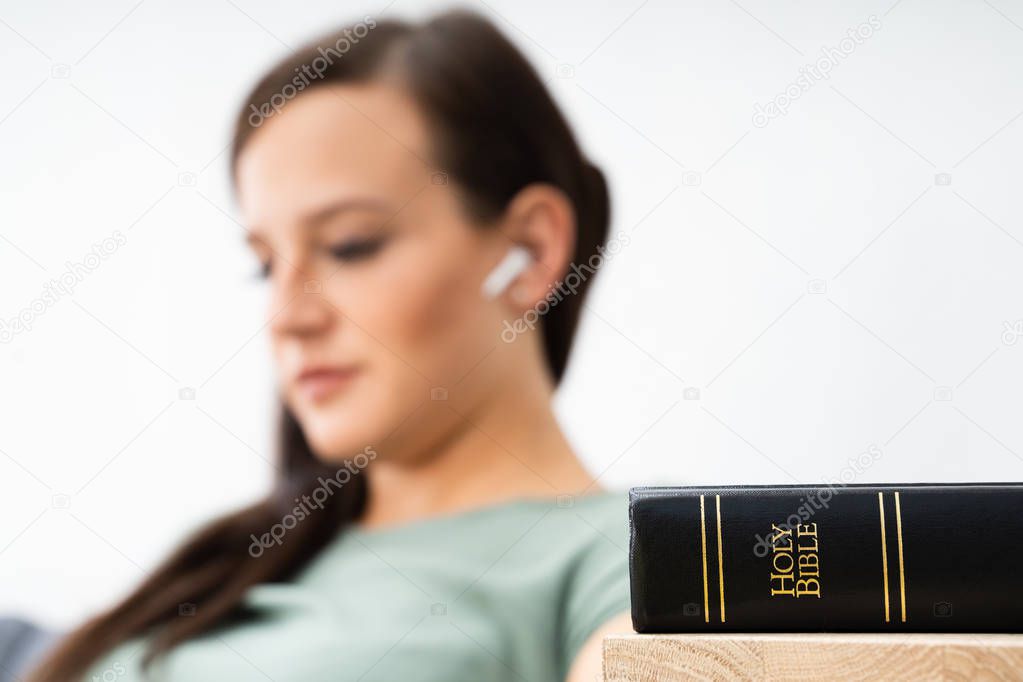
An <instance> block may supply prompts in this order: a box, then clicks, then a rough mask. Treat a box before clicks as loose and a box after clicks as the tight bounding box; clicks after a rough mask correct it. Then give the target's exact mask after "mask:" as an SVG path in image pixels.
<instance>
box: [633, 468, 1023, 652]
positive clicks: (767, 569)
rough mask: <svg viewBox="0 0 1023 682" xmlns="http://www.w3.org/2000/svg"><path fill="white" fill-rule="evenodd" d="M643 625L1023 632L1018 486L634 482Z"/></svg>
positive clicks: (638, 609)
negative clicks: (713, 485) (709, 485)
mask: <svg viewBox="0 0 1023 682" xmlns="http://www.w3.org/2000/svg"><path fill="white" fill-rule="evenodd" d="M629 516H630V529H631V537H630V550H629V551H630V560H629V565H630V579H631V586H632V619H633V626H634V627H635V629H636V631H637V632H742V631H747V632H748V631H761V632H781V631H789V632H792V631H803V632H824V631H830V632H887V631H900V632H1019V631H1021V626H1023V485H1018V484H963V485H947V484H944V485H923V484H913V485H904V486H840V487H804V486H778V487H766V486H755V487H727V488H704V487H699V488H637V489H633V490H632V491H631V493H630V505H629Z"/></svg>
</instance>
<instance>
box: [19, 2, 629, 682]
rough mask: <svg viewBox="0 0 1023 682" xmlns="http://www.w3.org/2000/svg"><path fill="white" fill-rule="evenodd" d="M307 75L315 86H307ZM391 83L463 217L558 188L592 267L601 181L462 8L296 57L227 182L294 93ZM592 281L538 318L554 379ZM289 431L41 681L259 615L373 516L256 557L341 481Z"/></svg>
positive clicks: (293, 539) (360, 480) (359, 500)
mask: <svg viewBox="0 0 1023 682" xmlns="http://www.w3.org/2000/svg"><path fill="white" fill-rule="evenodd" d="M342 46H344V47H342ZM305 67H311V68H312V69H313V72H315V73H316V74H318V75H317V76H316V77H315V78H310V77H309V76H308V74H309V73H310V71H309V70H308V69H307V68H305ZM299 74H305V76H301V75H299ZM388 76H397V77H398V79H399V80H400V82H401V83H402V85H403V86H404V87H406V88H407V89H408V91H409V92H410V93H411V94H412V96H413V99H414V100H415V101H416V102H417V103H418V104H419V106H420V109H421V111H422V113H423V115H424V116H425V117H426V119H427V121H428V123H429V124H430V128H431V131H432V132H433V134H434V138H435V140H436V145H435V149H434V150H432V155H433V157H434V158H433V159H432V163H433V164H435V165H436V167H437V168H439V169H440V170H442V171H443V172H445V173H447V176H448V180H449V182H452V183H454V184H455V186H456V187H457V188H458V189H460V190H461V193H462V195H463V196H464V199H465V204H466V206H465V207H466V209H467V210H468V211H469V212H470V213H471V214H472V215H473V216H474V217H476V218H478V219H479V221H480V222H481V223H485V222H488V221H490V220H492V219H494V218H496V217H498V216H500V215H501V213H502V212H503V211H504V209H505V207H506V206H507V205H508V202H509V201H510V200H511V199H512V197H513V196H514V195H515V194H516V193H517V192H518V191H519V190H521V189H522V188H523V187H525V186H526V185H528V184H530V183H534V182H543V183H549V184H551V185H554V186H555V187H558V188H560V189H561V190H562V191H564V192H565V194H566V195H567V196H568V198H569V199H570V200H571V202H572V204H573V207H574V209H575V216H576V231H577V235H576V246H575V252H574V254H573V262H576V263H582V262H585V261H587V260H588V259H589V258H590V256H591V255H592V254H593V253H594V252H595V251H596V249H597V247H598V246H600V245H601V244H603V242H604V240H605V239H606V236H607V229H608V219H609V215H608V211H609V200H608V192H607V187H606V184H605V181H604V176H603V174H602V173H601V171H600V170H599V169H598V168H597V167H596V166H594V165H593V164H592V163H590V162H589V161H588V160H587V159H586V158H585V157H584V156H583V154H582V152H581V151H580V149H579V146H578V144H577V142H576V140H575V137H574V136H573V134H572V132H571V130H570V129H569V127H568V124H567V122H566V121H565V119H564V117H563V116H562V115H561V113H560V111H559V110H558V108H557V106H556V105H555V103H554V101H553V100H552V99H551V96H550V94H549V93H548V92H547V90H546V88H545V87H544V85H543V83H542V81H541V80H540V79H539V77H538V76H537V74H536V72H535V71H534V69H533V68H532V67H531V66H530V65H529V63H528V62H527V61H526V59H525V58H524V57H523V56H522V54H521V53H519V52H518V50H517V49H516V48H515V47H514V46H513V45H512V44H511V43H510V42H509V41H508V40H507V39H506V38H505V37H504V36H503V35H501V33H500V32H498V31H497V30H496V29H495V28H494V26H493V25H492V24H490V23H489V22H488V21H487V20H485V19H483V18H481V17H480V16H478V15H476V14H473V13H470V12H466V11H451V12H447V13H444V14H440V15H438V16H436V17H434V18H432V19H429V20H427V21H425V22H423V23H421V24H411V23H408V22H404V21H398V20H386V21H379V22H377V21H374V20H373V19H372V18H368V17H367V19H366V21H365V22H359V23H358V24H352V25H350V26H347V27H344V28H342V29H340V30H338V31H336V32H334V33H332V34H330V35H328V36H325V37H323V38H321V39H320V40H316V41H312V42H311V43H309V44H308V45H307V46H305V47H303V48H301V49H299V50H297V51H296V52H295V53H293V54H292V55H290V56H288V57H287V58H286V59H284V60H283V61H282V62H280V63H279V64H277V65H276V66H275V67H274V68H273V69H271V70H270V71H269V72H268V73H267V74H266V75H265V76H264V77H263V78H262V79H261V80H260V81H259V83H258V84H257V85H256V86H255V87H254V88H253V90H252V91H251V93H250V94H249V96H248V98H247V100H246V102H245V105H244V106H243V107H242V109H241V111H240V112H239V114H238V119H237V122H236V126H235V133H234V140H233V147H232V155H231V167H232V173H233V170H234V167H235V164H236V162H237V159H238V155H239V153H240V151H241V150H242V149H243V147H244V146H245V143H246V141H247V140H248V139H249V137H250V136H251V135H252V134H253V133H254V132H255V130H256V129H257V128H258V126H259V125H260V124H261V123H262V120H263V118H264V117H266V116H271V115H273V114H274V111H275V110H274V109H273V108H272V104H271V103H272V102H282V101H284V99H285V98H287V93H289V92H291V93H292V97H294V96H297V95H298V94H299V93H300V92H301V91H303V90H306V89H309V88H313V87H320V86H323V85H329V84H332V83H334V84H336V83H344V82H349V83H350V82H360V81H361V82H368V81H371V80H373V79H377V78H382V77H388ZM254 112H256V113H258V114H259V116H256V113H254ZM254 116H255V117H256V121H258V123H257V122H254V121H253V117H254ZM590 279H592V278H590ZM588 284H589V281H588V280H587V281H584V282H582V285H581V286H580V287H579V289H580V290H579V293H578V294H576V295H573V296H569V297H566V298H565V299H564V300H562V301H560V302H559V304H558V305H557V306H554V307H552V308H551V309H550V311H549V312H548V313H547V314H546V315H545V316H544V317H543V321H542V332H543V341H544V348H545V355H546V359H547V364H548V367H549V369H550V371H551V374H552V375H553V376H554V378H555V380H560V379H561V377H562V375H563V374H564V371H565V366H566V364H567V361H568V354H569V349H570V347H571V343H572V338H573V335H574V333H575V329H576V325H577V323H578V320H579V315H580V312H581V310H582V304H583V294H584V293H585V289H586V287H587V285H588ZM280 433H281V436H280V443H279V451H280V458H281V467H280V470H279V473H278V476H277V479H276V482H275V484H274V487H273V490H272V491H271V493H270V494H269V495H268V496H267V497H266V498H265V499H263V500H261V501H259V502H257V503H256V504H253V505H251V506H249V507H247V508H245V509H242V510H240V511H237V512H235V513H233V514H230V515H228V516H225V517H223V518H220V519H217V520H215V521H213V522H212V523H210V524H209V525H207V526H206V527H204V528H202V529H201V530H199V531H198V532H197V533H196V534H195V535H193V536H192V537H191V538H190V539H188V540H187V541H186V542H185V543H184V545H183V546H181V547H180V548H179V549H177V551H175V552H174V553H173V554H172V555H171V556H170V557H169V558H168V559H166V560H165V561H164V562H163V563H162V564H161V565H159V566H158V567H157V568H156V570H155V571H154V572H153V573H152V574H151V575H150V576H148V577H147V578H146V579H145V580H144V581H143V582H142V583H141V584H140V585H138V586H137V587H136V588H135V589H134V590H133V591H132V592H131V594H130V595H128V596H127V597H126V598H125V599H124V600H123V601H121V602H120V603H119V604H117V605H115V606H114V607H113V608H111V609H110V610H108V611H106V612H103V613H101V614H99V615H97V616H95V617H93V618H92V619H91V620H89V621H87V622H86V623H84V624H83V625H81V626H80V627H79V628H77V629H76V630H74V631H73V632H71V633H70V634H69V635H68V636H67V637H65V638H64V639H63V641H62V642H61V643H60V644H59V645H58V646H57V647H56V648H55V650H54V651H52V652H51V653H50V655H49V656H48V657H47V658H46V660H44V662H43V664H42V665H41V666H40V667H39V668H38V669H37V670H36V671H35V673H34V674H33V677H32V679H33V680H36V681H37V682H43V681H51V682H52V681H61V682H62V681H64V680H69V679H74V678H76V677H80V676H82V675H84V674H85V673H86V672H87V670H88V668H89V666H91V665H92V664H94V663H95V662H96V661H97V660H98V659H99V658H100V657H101V656H102V655H103V654H104V653H106V652H107V651H109V650H110V649H111V648H112V647H114V646H116V645H117V644H120V643H122V642H124V641H125V640H127V639H129V638H132V637H136V636H150V637H151V641H150V646H149V648H148V649H147V651H146V654H145V656H144V658H143V661H144V663H145V664H146V665H148V664H149V663H151V662H152V661H153V660H154V659H155V658H156V657H157V656H159V655H161V654H163V653H166V652H167V651H168V650H170V649H171V648H173V647H174V646H176V645H177V644H180V643H181V642H183V641H185V640H188V639H190V638H192V637H196V636H198V635H201V634H203V633H207V632H210V631H212V630H214V629H215V628H220V627H225V626H229V625H231V624H233V623H238V622H240V621H242V620H245V619H248V618H250V617H252V616H253V615H254V614H251V613H248V612H246V610H245V608H244V601H243V597H244V595H245V593H246V591H247V590H248V589H249V588H250V587H252V586H253V585H256V584H258V583H263V582H284V581H287V580H289V579H290V578H292V577H293V576H294V575H295V574H296V573H297V572H298V571H299V570H300V569H301V568H302V567H303V566H304V565H305V564H306V563H307V562H308V561H309V560H310V559H311V558H312V557H313V556H315V555H316V554H317V553H318V552H319V551H320V550H321V549H322V548H323V547H324V546H325V545H326V544H327V543H328V542H329V541H330V540H331V539H332V538H334V537H335V536H336V534H337V533H338V531H339V530H341V529H342V528H343V527H344V526H345V525H346V524H348V523H350V522H352V521H354V520H355V519H357V518H358V517H359V515H360V514H361V512H362V509H363V508H364V505H365V499H366V484H365V480H364V476H365V474H364V475H363V476H354V477H352V478H351V480H350V481H349V482H348V483H347V484H346V485H345V486H344V487H343V488H342V489H340V490H338V491H337V492H336V493H335V494H333V495H331V496H330V497H329V498H328V500H327V502H325V503H324V506H323V508H322V509H319V510H316V511H315V512H314V513H312V514H310V515H308V516H307V517H306V518H305V520H303V522H302V523H300V524H297V525H296V526H295V527H294V528H293V529H291V530H289V535H288V541H287V542H284V543H280V544H277V545H274V546H272V547H271V548H269V549H267V550H266V551H265V552H263V553H262V554H261V555H260V556H258V557H253V556H251V555H250V553H249V546H250V544H251V543H252V539H251V538H252V536H256V537H259V536H261V535H263V534H265V533H266V532H267V531H268V529H269V528H270V527H271V526H273V525H274V524H277V523H280V522H281V519H282V518H283V517H285V516H287V515H288V514H289V513H291V512H292V510H293V507H294V501H293V500H294V499H295V498H296V497H298V496H300V495H302V494H303V493H307V492H308V491H309V490H311V489H312V488H314V487H315V486H316V484H317V480H318V479H319V477H321V476H322V477H324V478H328V477H331V476H333V475H334V473H335V470H334V468H332V467H328V466H327V465H326V464H324V463H323V462H320V461H319V460H318V459H317V458H316V456H315V454H314V453H313V451H312V449H311V448H310V447H309V444H308V442H307V441H306V439H305V437H304V435H303V434H302V430H301V428H300V426H299V424H298V422H297V421H296V420H295V418H294V416H293V415H292V414H290V412H289V411H288V410H287V409H286V408H283V409H282V419H281V428H280ZM183 616H185V617H183Z"/></svg>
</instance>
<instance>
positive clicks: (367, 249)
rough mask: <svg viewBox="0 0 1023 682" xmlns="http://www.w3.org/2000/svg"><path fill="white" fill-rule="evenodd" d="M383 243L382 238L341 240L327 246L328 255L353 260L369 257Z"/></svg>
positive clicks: (343, 259)
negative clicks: (338, 242)
mask: <svg viewBox="0 0 1023 682" xmlns="http://www.w3.org/2000/svg"><path fill="white" fill-rule="evenodd" d="M383 245H384V240H383V239H365V240H356V241H348V242H342V243H340V244H336V245H334V246H331V247H330V248H329V251H330V255H331V256H333V257H334V258H336V259H337V260H341V261H347V262H355V261H359V260H363V259H365V258H369V257H370V256H372V255H373V254H375V253H376V252H377V251H379V250H380V247H382V246H383Z"/></svg>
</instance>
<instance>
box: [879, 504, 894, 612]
mask: <svg viewBox="0 0 1023 682" xmlns="http://www.w3.org/2000/svg"><path fill="white" fill-rule="evenodd" d="M877 506H878V509H879V510H880V512H881V568H882V572H883V576H884V622H886V623H889V622H891V613H890V611H889V606H888V544H887V540H886V539H885V532H884V494H883V493H878V494H877Z"/></svg>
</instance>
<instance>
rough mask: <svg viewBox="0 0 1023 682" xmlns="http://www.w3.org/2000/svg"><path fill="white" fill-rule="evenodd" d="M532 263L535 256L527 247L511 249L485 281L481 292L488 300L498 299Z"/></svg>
mask: <svg viewBox="0 0 1023 682" xmlns="http://www.w3.org/2000/svg"><path fill="white" fill-rule="evenodd" d="M532 262H533V256H532V255H531V254H530V253H529V250H528V249H526V247H524V246H513V247H511V248H510V249H508V253H507V254H505V256H504V258H502V259H501V262H500V263H498V264H497V265H495V266H494V269H493V270H491V271H490V274H489V275H487V278H486V279H485V280H483V285H482V286H481V287H480V291H481V292H482V293H483V295H484V296H485V297H486V298H497V297H498V296H500V295H501V294H502V293H504V291H505V289H507V288H508V285H509V284H511V283H512V282H514V281H515V278H516V277H518V276H519V275H521V274H522V272H523V271H524V270H525V269H526V268H527V267H529V264H530V263H532Z"/></svg>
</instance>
